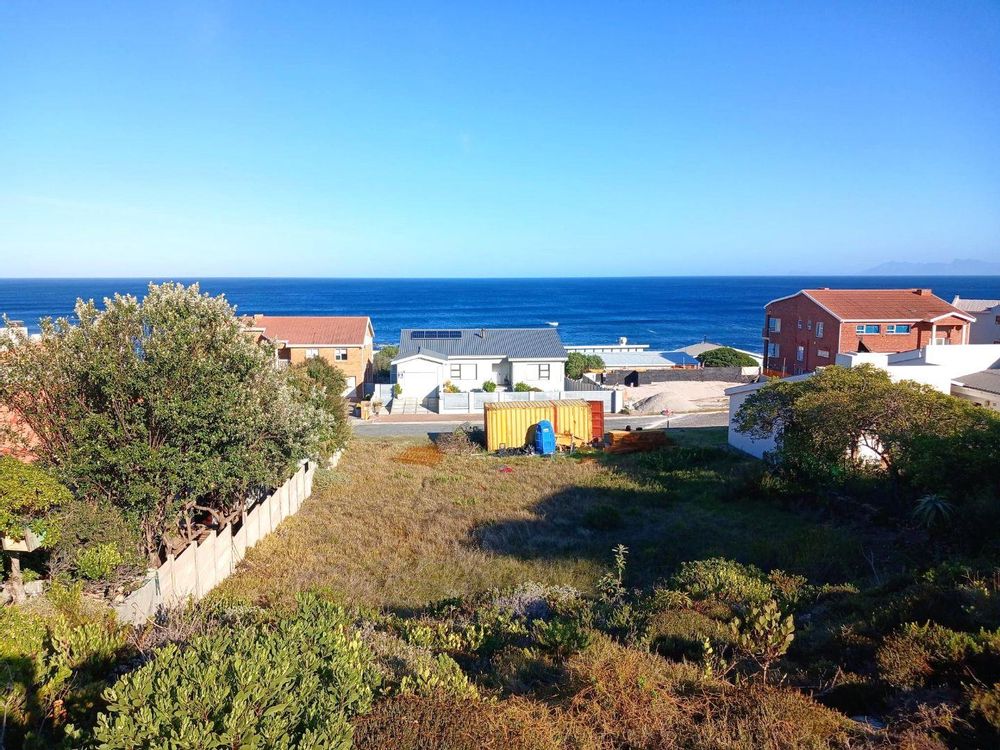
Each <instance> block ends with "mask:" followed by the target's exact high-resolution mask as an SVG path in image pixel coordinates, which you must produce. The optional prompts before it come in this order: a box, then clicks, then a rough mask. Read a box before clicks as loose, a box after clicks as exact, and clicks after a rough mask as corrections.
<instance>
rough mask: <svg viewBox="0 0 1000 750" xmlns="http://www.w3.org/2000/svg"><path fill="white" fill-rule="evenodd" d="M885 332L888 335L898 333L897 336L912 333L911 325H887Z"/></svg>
mask: <svg viewBox="0 0 1000 750" xmlns="http://www.w3.org/2000/svg"><path fill="white" fill-rule="evenodd" d="M885 332H886V333H896V334H902V333H909V332H910V324H909V323H890V324H889V325H887V326H886V327H885Z"/></svg>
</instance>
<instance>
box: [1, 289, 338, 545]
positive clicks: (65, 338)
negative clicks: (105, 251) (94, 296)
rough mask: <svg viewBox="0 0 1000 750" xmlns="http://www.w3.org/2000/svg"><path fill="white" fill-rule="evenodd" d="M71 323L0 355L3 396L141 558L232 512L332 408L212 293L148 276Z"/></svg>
mask: <svg viewBox="0 0 1000 750" xmlns="http://www.w3.org/2000/svg"><path fill="white" fill-rule="evenodd" d="M76 318H77V321H76V322H75V324H71V323H70V322H69V321H68V320H66V319H59V320H55V321H53V320H44V321H43V322H42V336H41V340H40V341H38V342H31V343H29V342H28V341H19V340H17V339H15V340H14V341H13V343H12V344H11V345H9V346H8V348H7V351H6V352H5V353H4V356H3V357H0V400H2V401H3V402H4V403H5V404H6V405H7V406H8V408H10V409H11V410H13V411H14V412H15V413H16V414H18V415H19V416H20V417H21V418H22V419H23V420H24V422H25V423H26V424H27V425H28V426H29V427H30V428H31V430H32V431H33V433H34V435H35V436H36V438H37V441H38V444H37V445H36V446H34V448H33V450H34V451H35V453H36V454H38V455H39V458H40V461H41V463H43V464H45V465H46V466H48V467H50V468H51V469H52V470H53V472H54V473H55V474H56V476H58V477H59V478H60V479H61V480H62V481H63V482H64V483H65V484H66V485H67V486H69V487H70V489H72V490H73V491H74V493H75V494H76V495H78V496H80V497H82V498H90V499H92V500H94V501H97V500H98V499H101V498H104V499H106V500H108V501H110V502H111V503H113V504H114V505H116V506H118V507H120V508H121V509H122V510H123V511H124V512H125V513H126V514H127V515H129V516H130V517H132V518H133V519H134V521H135V522H136V523H137V524H138V525H139V527H140V528H141V530H142V538H143V540H144V544H145V552H146V553H147V554H148V555H149V556H150V557H151V558H155V556H156V555H157V554H158V553H159V551H160V550H161V549H162V548H163V547H164V546H166V547H168V548H171V547H174V546H179V545H181V544H182V543H183V542H184V539H185V538H187V539H189V538H191V536H192V535H193V534H194V533H196V530H197V523H196V522H197V521H200V520H205V519H206V517H210V518H211V519H213V520H214V521H215V522H216V523H222V522H224V521H226V520H228V519H231V518H234V517H235V516H237V515H238V514H239V513H240V512H241V511H242V510H243V508H244V505H245V502H246V499H247V497H248V495H249V494H250V493H252V492H254V491H256V490H257V489H258V488H264V487H267V486H273V485H275V484H278V483H280V482H281V481H283V480H284V478H285V477H286V476H287V475H288V473H289V471H290V470H291V469H292V468H293V466H294V465H295V463H296V462H297V461H298V460H299V459H301V458H304V457H306V456H308V455H310V454H311V453H313V452H314V451H315V449H316V446H317V442H318V441H319V440H320V436H321V433H322V431H323V428H324V421H325V420H328V419H329V417H328V416H326V415H324V414H323V413H322V411H321V410H319V409H317V408H314V407H313V406H312V405H310V404H309V403H308V402H307V401H306V400H304V399H302V398H301V397H300V395H299V391H298V390H297V389H296V388H294V387H293V386H292V384H291V382H290V375H289V373H288V372H286V371H282V370H279V369H277V368H276V367H275V366H274V360H273V353H272V352H270V351H268V350H267V349H266V348H265V347H263V346H261V345H258V344H257V343H255V342H254V341H253V340H252V338H251V337H250V336H248V335H247V334H246V333H245V332H244V331H243V330H242V327H241V325H240V323H239V321H238V319H237V318H236V315H235V311H234V309H233V308H232V307H231V306H230V305H229V304H228V303H227V302H226V300H225V298H224V297H222V296H218V297H211V296H209V295H206V294H201V292H200V291H199V289H198V286H197V285H193V286H190V287H184V286H182V285H179V284H172V283H168V284H162V285H156V284H151V285H150V286H149V289H148V292H147V294H146V296H145V298H144V299H142V300H141V301H140V300H138V299H137V298H135V297H132V296H124V295H115V297H114V298H112V299H105V300H104V306H103V308H102V309H99V308H98V307H97V305H95V304H94V302H93V301H90V302H84V301H82V300H81V301H78V302H77V305H76Z"/></svg>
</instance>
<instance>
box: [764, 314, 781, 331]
mask: <svg viewBox="0 0 1000 750" xmlns="http://www.w3.org/2000/svg"><path fill="white" fill-rule="evenodd" d="M767 330H769V331H770V332H771V333H781V318H771V317H769V318H768V319H767Z"/></svg>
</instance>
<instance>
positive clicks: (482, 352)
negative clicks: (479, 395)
mask: <svg viewBox="0 0 1000 750" xmlns="http://www.w3.org/2000/svg"><path fill="white" fill-rule="evenodd" d="M392 370H393V373H394V375H395V382H396V383H397V384H398V385H399V387H400V396H401V397H402V398H404V399H416V400H417V401H418V402H420V403H424V404H427V405H431V404H428V402H433V401H435V400H436V399H437V398H438V396H439V394H440V393H441V392H442V390H443V389H444V386H445V384H446V383H449V382H450V383H451V385H452V386H454V387H456V388H458V389H459V390H460V391H472V390H480V389H482V387H483V384H484V383H485V382H487V381H492V382H493V383H496V385H497V390H511V389H513V387H514V386H515V385H516V384H517V383H524V384H526V385H528V386H530V387H532V388H538V389H539V390H542V391H561V390H563V388H564V385H565V377H566V349H565V348H564V347H563V344H562V341H561V340H560V338H559V333H558V332H557V331H556V330H555V328H474V329H470V328H460V329H446V330H426V329H409V328H406V329H403V330H402V331H401V332H400V339H399V354H398V355H397V356H396V358H395V359H393V360H392Z"/></svg>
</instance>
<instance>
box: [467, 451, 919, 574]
mask: <svg viewBox="0 0 1000 750" xmlns="http://www.w3.org/2000/svg"><path fill="white" fill-rule="evenodd" d="M689 445H690V444H689ZM695 446H696V447H684V446H682V447H677V448H667V449H663V450H660V451H655V452H651V453H640V454H631V455H626V456H601V457H600V458H598V459H597V460H598V461H600V462H601V463H602V464H603V465H604V466H605V468H606V469H608V471H607V472H605V473H603V477H604V480H603V482H602V483H598V484H597V485H594V486H573V487H569V488H566V489H564V490H561V491H559V492H557V493H554V494H552V495H549V496H548V497H546V498H544V499H543V500H542V501H540V502H539V503H537V504H536V505H535V506H534V507H533V508H532V509H531V510H532V512H533V515H532V517H530V518H523V519H512V520H505V521H500V522H495V523H490V524H485V525H481V526H479V527H478V528H477V529H475V531H474V532H473V535H472V540H471V543H473V544H476V545H478V546H481V547H482V548H484V549H487V550H489V551H491V552H493V553H495V554H500V555H510V556H514V557H517V558H520V559H541V560H556V559H571V560H579V559H589V560H593V561H596V562H598V563H600V564H607V563H609V562H610V560H611V549H612V547H614V546H615V545H617V544H624V545H625V546H627V547H628V548H629V565H628V573H627V575H628V579H629V580H628V583H629V584H630V585H634V586H646V585H650V584H652V583H654V582H656V581H658V580H662V579H664V578H666V577H668V576H669V575H671V574H672V573H673V572H674V571H675V570H676V568H677V566H678V565H680V563H682V562H685V561H689V560H700V559H706V558H710V557H726V558H729V559H733V560H737V561H739V562H742V563H751V564H754V565H757V566H759V567H760V568H762V569H764V570H772V569H775V568H780V569H782V570H785V571H787V572H789V573H796V574H801V575H805V576H807V577H808V578H809V579H810V580H811V581H813V582H817V583H819V582H830V583H836V582H843V581H857V580H861V579H863V578H866V577H867V576H868V574H869V573H870V567H869V566H870V561H869V556H870V555H871V554H873V553H874V554H878V555H880V556H881V557H883V558H885V559H886V560H892V559H894V558H896V557H897V555H898V554H899V552H898V550H894V549H891V548H886V545H885V543H884V538H882V539H879V538H876V537H875V536H873V535H872V534H870V533H868V532H867V531H866V530H865V529H861V528H858V527H856V526H852V525H849V524H846V523H844V522H843V521H836V520H831V519H828V518H824V517H823V515H822V514H821V513H819V512H810V511H807V510H799V509H792V508H786V507H782V506H780V505H779V504H776V503H773V502H770V501H765V500H759V499H750V498H747V497H746V496H745V493H744V492H743V488H744V486H745V484H746V475H747V474H748V473H750V472H752V471H753V470H754V464H753V462H752V460H751V459H748V458H746V457H744V456H742V455H740V454H737V453H734V452H731V451H729V450H727V449H725V448H719V447H698V446H697V444H695ZM883 564H886V562H885V561H883Z"/></svg>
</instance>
